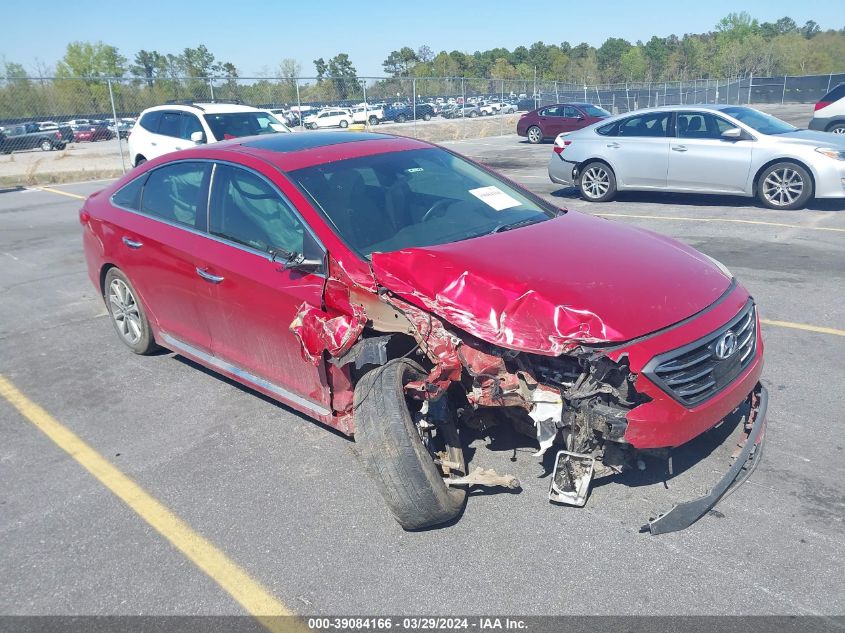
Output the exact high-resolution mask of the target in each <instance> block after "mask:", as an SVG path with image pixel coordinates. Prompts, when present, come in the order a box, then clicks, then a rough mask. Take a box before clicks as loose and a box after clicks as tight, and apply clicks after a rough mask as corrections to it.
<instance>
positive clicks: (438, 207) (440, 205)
mask: <svg viewBox="0 0 845 633" xmlns="http://www.w3.org/2000/svg"><path fill="white" fill-rule="evenodd" d="M453 202H454V200H450V199H449V198H443V199H442V200H438V201H437V202H435V203H434V204H433V205H431V208H430V209H429V210H428V211H426V212H425V213H423V216H422V218H421V219H420V223H423V222H428V221H429V220H430V219H431V218H432V217H434V215H435V214H436V213H437V212H438V211H443V210H444V209H446V207H448V206H449V205H450V204H452V203H453Z"/></svg>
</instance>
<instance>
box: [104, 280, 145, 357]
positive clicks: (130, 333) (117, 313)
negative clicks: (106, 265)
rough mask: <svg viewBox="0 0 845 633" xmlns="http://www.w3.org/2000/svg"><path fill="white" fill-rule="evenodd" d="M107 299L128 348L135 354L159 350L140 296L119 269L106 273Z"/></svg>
mask: <svg viewBox="0 0 845 633" xmlns="http://www.w3.org/2000/svg"><path fill="white" fill-rule="evenodd" d="M105 300H106V307H107V308H108V311H109V314H110V315H111V319H112V324H113V325H114V329H115V330H116V331H117V335H118V336H119V337H120V340H121V341H123V343H124V344H125V345H126V346H127V347H128V348H129V349H131V350H132V351H133V352H135V353H136V354H149V353H150V352H152V351H153V350H155V349H156V344H155V340H153V334H152V331H151V330H150V322H149V321H148V320H147V315H146V313H145V312H144V307H143V306H142V305H141V302H140V300H139V299H138V293H137V292H135V288H133V287H132V283H131V282H130V281H129V278H128V277H127V276H126V275H124V274H123V271H121V270H120V269H119V268H111V269H109V272H108V273H106V282H105Z"/></svg>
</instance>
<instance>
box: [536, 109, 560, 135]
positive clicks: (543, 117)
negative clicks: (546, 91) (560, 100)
mask: <svg viewBox="0 0 845 633" xmlns="http://www.w3.org/2000/svg"><path fill="white" fill-rule="evenodd" d="M562 110H563V106H549V107H548V108H543V109H542V110H540V111H539V112H538V113H537V118H538V120H539V122H540V129H541V130H543V137H545V138H554V137H555V136H557V135H558V134H560V132H561V131H562V127H563V119H562V117H561V114H563V112H562Z"/></svg>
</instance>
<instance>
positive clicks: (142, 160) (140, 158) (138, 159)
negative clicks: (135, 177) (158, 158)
mask: <svg viewBox="0 0 845 633" xmlns="http://www.w3.org/2000/svg"><path fill="white" fill-rule="evenodd" d="M146 162H147V159H146V158H145V157H143V156H138V157H136V158H135V167H140V166H141V165H143V164H144V163H146Z"/></svg>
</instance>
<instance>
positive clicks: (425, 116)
mask: <svg viewBox="0 0 845 633" xmlns="http://www.w3.org/2000/svg"><path fill="white" fill-rule="evenodd" d="M423 121H431V115H430V114H429V113H428V112H426V113H425V114H423Z"/></svg>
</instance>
